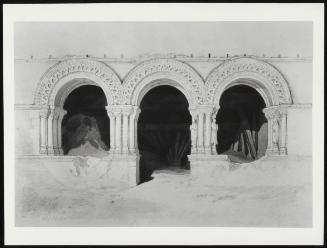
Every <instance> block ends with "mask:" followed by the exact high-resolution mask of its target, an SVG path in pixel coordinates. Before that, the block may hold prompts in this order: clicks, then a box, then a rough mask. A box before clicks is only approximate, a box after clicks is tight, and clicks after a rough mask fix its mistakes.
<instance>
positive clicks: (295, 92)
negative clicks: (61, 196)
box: [15, 58, 313, 155]
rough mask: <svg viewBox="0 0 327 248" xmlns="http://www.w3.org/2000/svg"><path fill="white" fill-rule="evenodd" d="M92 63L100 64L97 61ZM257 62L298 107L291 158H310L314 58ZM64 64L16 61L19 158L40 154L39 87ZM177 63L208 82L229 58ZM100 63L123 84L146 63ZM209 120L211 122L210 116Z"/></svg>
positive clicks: (290, 125) (292, 112) (291, 121)
mask: <svg viewBox="0 0 327 248" xmlns="http://www.w3.org/2000/svg"><path fill="white" fill-rule="evenodd" d="M90 59H91V60H97V59H96V58H90ZM257 59H258V60H259V61H260V60H262V61H264V62H267V63H269V64H270V65H272V66H273V67H275V68H276V69H277V70H278V71H279V72H280V73H281V74H282V75H283V77H284V78H285V79H286V82H287V84H288V88H289V91H290V94H291V98H292V102H293V104H294V105H292V106H291V107H289V108H288V110H287V112H288V118H287V137H286V143H287V147H288V154H295V155H296V154H298V155H310V154H311V149H312V144H311V103H312V84H313V82H312V60H311V59H310V58H257ZM60 60H64V59H37V58H34V59H28V60H22V59H16V60H15V104H16V106H15V109H16V122H15V125H16V154H19V155H32V154H34V155H37V154H39V149H40V126H39V125H40V119H39V109H37V108H36V107H37V106H33V103H34V100H35V93H36V89H37V85H38V83H39V82H40V80H41V78H42V76H43V75H45V74H46V73H47V71H48V70H49V69H50V68H51V67H53V66H55V65H56V64H58V62H59V61H60ZM177 60H179V61H182V62H183V64H184V63H185V64H186V65H187V66H188V67H189V68H191V69H192V70H193V72H195V74H192V73H193V72H191V74H192V75H191V74H187V73H189V72H187V73H186V74H183V76H188V75H191V77H193V78H191V79H190V80H191V81H192V80H193V82H194V80H198V79H197V78H196V77H197V75H196V73H197V74H198V75H199V76H200V78H202V79H201V80H202V82H205V81H206V79H207V77H208V75H209V74H210V73H211V72H212V71H213V70H214V69H215V68H217V67H218V66H219V65H221V64H222V63H224V62H225V60H226V58H210V59H209V58H201V59H199V58H177ZM98 61H100V62H101V63H105V64H106V65H108V66H109V67H110V68H111V69H112V70H113V71H114V72H115V73H116V74H117V75H118V77H119V80H120V82H123V81H125V79H126V77H127V75H128V74H129V72H131V71H132V70H133V69H135V68H136V67H137V66H138V65H140V63H142V61H137V60H128V59H123V60H119V59H117V60H112V59H98ZM171 61H174V59H172V60H171ZM167 69H168V70H171V72H174V70H175V68H173V67H171V68H169V66H168V67H167ZM176 69H178V70H181V71H183V69H182V67H181V65H178V68H176ZM145 70H146V68H145ZM158 73H159V74H158V75H159V76H160V75H167V72H161V71H160V72H158ZM160 73H161V74H160ZM183 73H184V72H183ZM73 75H74V74H73V73H72V74H71V76H73ZM143 76H144V78H145V79H146V80H150V79H151V77H148V76H147V74H144V75H143ZM159 76H158V77H159ZM181 76H182V75H181ZM158 77H155V78H154V79H158ZM147 78H148V79H147ZM136 79H137V75H136ZM145 79H142V78H140V80H141V81H142V80H143V81H142V83H146V82H144V80H145ZM132 80H134V78H132ZM200 83H201V82H200ZM184 85H185V82H184ZM205 86H206V85H205ZM133 87H135V86H133ZM141 89H142V88H141ZM187 90H194V88H192V87H190V88H188V89H187ZM196 90H197V89H195V91H194V92H196ZM200 90H201V89H200ZM200 93H201V92H200ZM128 94H130V93H128ZM192 94H193V95H192ZM194 94H197V93H192V92H191V93H190V98H189V99H191V98H192V97H194V96H196V95H194ZM204 98H205V96H204ZM189 99H188V100H189ZM193 99H195V98H193ZM192 111H193V110H192ZM193 112H194V111H193ZM193 112H192V113H193ZM192 113H191V114H192ZM207 118H209V115H208V117H207ZM203 128H205V127H203ZM204 138H205V137H204Z"/></svg>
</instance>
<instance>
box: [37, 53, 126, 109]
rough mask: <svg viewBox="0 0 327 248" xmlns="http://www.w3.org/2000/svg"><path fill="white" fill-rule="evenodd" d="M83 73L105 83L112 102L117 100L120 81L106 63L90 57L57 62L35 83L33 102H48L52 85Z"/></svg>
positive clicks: (40, 103) (41, 103) (39, 103)
mask: <svg viewBox="0 0 327 248" xmlns="http://www.w3.org/2000/svg"><path fill="white" fill-rule="evenodd" d="M81 72H82V73H85V74H86V75H87V74H90V75H92V76H95V77H96V78H97V79H98V80H99V81H101V82H103V83H105V85H107V88H108V89H104V91H105V92H107V91H108V90H109V91H110V92H111V95H112V97H113V102H119V99H120V90H121V82H120V80H119V78H118V76H117V74H116V73H115V72H114V71H113V70H112V69H111V68H110V67H109V66H107V65H106V64H104V63H102V62H99V61H95V60H90V59H69V60H65V61H63V62H59V63H57V64H56V65H54V66H53V67H51V68H50V69H49V70H48V71H47V72H46V73H45V74H44V76H43V77H42V78H41V80H40V82H39V83H38V85H37V89H36V93H35V97H34V103H35V104H37V105H46V104H48V101H49V97H50V94H51V92H52V90H53V88H54V86H55V85H56V84H57V83H58V82H59V81H60V80H61V79H63V78H65V77H66V76H68V75H71V74H77V73H81Z"/></svg>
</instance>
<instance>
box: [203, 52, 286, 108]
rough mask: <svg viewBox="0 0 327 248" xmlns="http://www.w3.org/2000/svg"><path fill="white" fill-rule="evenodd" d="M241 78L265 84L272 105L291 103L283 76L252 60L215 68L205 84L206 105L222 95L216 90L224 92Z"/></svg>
mask: <svg viewBox="0 0 327 248" xmlns="http://www.w3.org/2000/svg"><path fill="white" fill-rule="evenodd" d="M242 77H245V78H246V79H249V80H251V79H259V81H261V83H263V84H265V86H266V88H267V89H268V91H269V93H270V94H269V95H270V96H271V97H272V98H273V99H272V104H274V105H279V104H290V103H292V99H291V95H290V90H289V87H288V85H287V82H286V80H285V78H284V77H283V75H282V74H281V73H280V72H279V71H278V70H277V69H276V68H275V67H273V66H272V65H270V64H268V63H266V62H264V61H260V60H257V59H254V58H236V59H231V60H227V61H226V62H224V63H222V64H221V65H219V66H218V67H217V68H215V69H214V70H213V71H212V72H211V73H210V74H209V76H208V77H207V79H206V83H205V85H206V100H207V103H211V104H214V103H213V102H214V101H215V100H217V99H216V95H217V94H221V93H222V92H219V90H217V89H219V88H220V89H221V90H224V89H225V87H226V86H227V85H228V84H229V83H232V82H231V81H235V80H236V79H238V78H239V79H242ZM260 79H262V80H260ZM262 81H263V82H262ZM217 91H218V92H217Z"/></svg>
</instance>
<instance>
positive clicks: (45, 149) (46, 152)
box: [40, 146, 48, 154]
mask: <svg viewBox="0 0 327 248" xmlns="http://www.w3.org/2000/svg"><path fill="white" fill-rule="evenodd" d="M40 154H48V149H47V148H46V147H45V146H41V148H40Z"/></svg>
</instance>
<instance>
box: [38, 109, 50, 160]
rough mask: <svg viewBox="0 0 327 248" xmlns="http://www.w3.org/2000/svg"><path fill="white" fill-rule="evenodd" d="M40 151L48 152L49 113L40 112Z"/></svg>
mask: <svg viewBox="0 0 327 248" xmlns="http://www.w3.org/2000/svg"><path fill="white" fill-rule="evenodd" d="M40 153H41V154H47V153H48V152H47V113H46V112H42V113H41V114H40Z"/></svg>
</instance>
